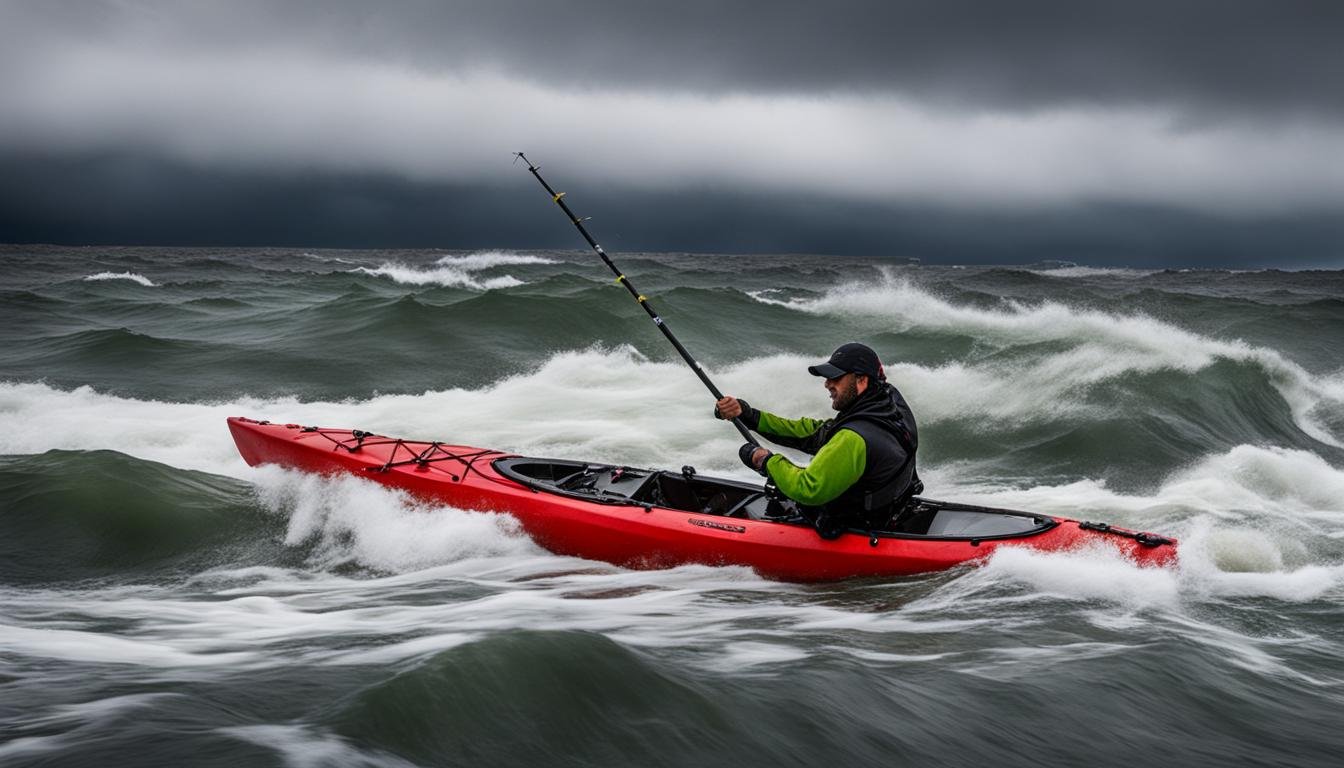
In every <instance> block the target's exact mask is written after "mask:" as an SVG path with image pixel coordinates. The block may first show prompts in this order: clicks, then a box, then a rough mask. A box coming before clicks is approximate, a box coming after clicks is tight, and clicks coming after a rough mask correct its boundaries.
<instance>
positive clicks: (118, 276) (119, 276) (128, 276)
mask: <svg viewBox="0 0 1344 768" xmlns="http://www.w3.org/2000/svg"><path fill="white" fill-rule="evenodd" d="M84 279H85V280H86V281H95V282H101V281H104V280H129V281H131V282H133V283H139V284H140V285H143V286H145V287H146V288H153V287H155V285H154V282H153V281H152V280H150V279H149V278H147V277H145V276H144V275H140V274H136V273H135V272H99V273H97V274H95V275H85V276H84Z"/></svg>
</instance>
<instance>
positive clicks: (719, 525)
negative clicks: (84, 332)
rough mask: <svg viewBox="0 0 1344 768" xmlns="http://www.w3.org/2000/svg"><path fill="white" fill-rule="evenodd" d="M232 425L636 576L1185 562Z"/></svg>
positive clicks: (1076, 540) (1073, 530)
mask: <svg viewBox="0 0 1344 768" xmlns="http://www.w3.org/2000/svg"><path fill="white" fill-rule="evenodd" d="M228 424H229V430H230V432H231V433H232V434H233V439H234V442H235V443H236V444H237V446H238V451H239V453H240V454H241V455H242V457H243V459H244V460H245V461H246V462H247V463H248V464H250V465H252V466H257V465H260V464H277V465H280V466H284V467H290V468H293V469H298V470H303V471H307V472H314V473H320V474H355V475H359V476H361V477H365V478H367V479H369V480H371V481H373V482H377V483H380V484H382V485H385V486H389V487H392V488H397V489H401V490H403V491H406V492H407V493H410V494H411V495H413V496H416V497H418V498H421V499H425V500H430V501H434V502H439V503H443V504H447V505H450V506H453V507H457V508H460V509H469V510H479V511H489V512H500V513H505V514H509V515H512V516H513V517H515V518H517V520H518V521H519V523H520V524H521V526H522V528H523V530H524V531H525V532H526V533H527V534H528V535H529V536H530V537H532V539H534V540H535V541H536V542H537V543H538V544H539V545H541V546H542V547H544V548H546V549H548V550H550V551H552V552H555V553H557V554H562V555H572V556H576V557H582V558H587V559H591V560H601V561H605V562H609V563H614V564H616V565H621V566H625V567H631V568H666V567H672V566H677V565H683V564H690V563H700V564H705V565H741V566H748V567H751V568H753V569H754V570H756V571H757V572H758V573H760V574H761V575H763V576H766V577H769V578H775V579H781V580H787V581H827V580H836V579H845V578H854V577H883V576H906V575H911V574H917V573H927V572H932V571H940V570H945V569H948V568H952V567H955V566H958V565H963V564H967V563H975V562H978V561H982V560H984V559H985V558H987V557H989V556H990V555H991V554H992V553H993V552H994V551H995V550H996V549H998V548H999V547H1002V546H1026V547H1031V548H1033V549H1038V550H1045V551H1059V550H1068V549H1074V548H1078V547H1082V546H1089V545H1093V544H1105V545H1108V546H1112V547H1116V548H1118V549H1120V550H1121V551H1122V552H1123V553H1124V554H1125V555H1126V556H1127V557H1129V558H1131V559H1133V560H1134V561H1135V562H1136V563H1138V564H1140V565H1151V566H1167V565H1172V564H1174V563H1175V562H1176V557H1177V555H1176V552H1177V550H1176V546H1175V542H1172V541H1170V540H1168V539H1161V538H1160V537H1153V538H1154V539H1158V540H1159V541H1161V542H1162V543H1159V544H1151V543H1148V544H1145V543H1141V542H1140V541H1136V540H1135V539H1134V538H1133V536H1134V534H1135V532H1133V531H1127V530H1125V529H1119V528H1109V527H1105V529H1104V530H1101V531H1098V530H1089V529H1088V528H1086V527H1080V523H1079V521H1077V520H1073V519H1070V518H1063V517H1058V516H1046V515H1038V516H1035V518H1034V519H1036V520H1037V521H1038V522H1040V521H1042V520H1044V521H1046V522H1045V526H1046V527H1045V528H1044V529H1043V530H1039V531H1036V532H1032V533H1029V534H1027V535H1022V536H1008V537H1001V536H985V537H978V538H973V537H963V538H955V537H930V536H917V535H901V534H894V533H883V534H880V535H870V534H868V533H864V532H858V531H855V532H849V533H845V534H843V535H841V536H840V537H839V538H837V539H834V540H823V539H821V538H820V537H819V536H818V535H817V533H816V532H815V531H814V530H812V528H811V527H809V526H806V525H799V524H792V523H785V522H777V521H772V520H758V519H746V518H738V517H723V516H720V515H714V514H705V513H699V512H693V511H691V512H688V511H686V510H682V509H672V508H667V507H661V506H657V505H654V504H649V503H635V502H624V503H598V502H595V501H590V500H587V499H581V498H572V497H569V496H564V495H559V494H556V493H547V492H543V491H539V490H537V489H536V488H534V487H529V486H528V485H525V484H523V483H520V482H518V481H517V480H516V479H514V478H512V477H509V476H508V475H506V474H504V473H502V472H500V471H499V470H498V469H497V468H496V467H495V464H494V462H496V461H497V460H500V459H508V458H512V457H513V456H514V455H513V454H506V453H501V452H497V451H491V450H487V449H481V448H475V447H470V446H462V445H450V444H445V443H429V442H417V441H406V440H394V439H391V438H386V437H382V436H378V435H371V434H368V433H363V432H359V431H357V430H335V429H325V428H324V429H317V428H313V427H302V426H300V425H298V424H272V423H269V422H265V421H255V420H252V419H247V418H242V417H231V418H229V420H228ZM1017 514H1022V513H1017ZM1087 525H1090V524H1086V523H1085V524H1083V526H1087ZM1142 535H1146V534H1141V536H1142Z"/></svg>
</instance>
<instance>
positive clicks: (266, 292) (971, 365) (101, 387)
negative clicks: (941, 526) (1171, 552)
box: [0, 246, 1344, 767]
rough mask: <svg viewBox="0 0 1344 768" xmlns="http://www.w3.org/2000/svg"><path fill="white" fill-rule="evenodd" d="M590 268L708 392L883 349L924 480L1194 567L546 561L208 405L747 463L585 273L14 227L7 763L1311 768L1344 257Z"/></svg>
mask: <svg viewBox="0 0 1344 768" xmlns="http://www.w3.org/2000/svg"><path fill="white" fill-rule="evenodd" d="M617 258H618V262H619V263H620V265H621V266H622V267H623V269H624V270H625V272H626V273H627V274H629V275H630V276H631V278H632V279H633V280H635V282H636V284H637V285H638V286H639V288H640V290H641V291H642V292H644V293H645V294H647V295H649V296H650V297H651V298H652V299H653V301H654V302H655V305H656V306H657V307H658V309H659V310H660V311H661V313H662V314H663V315H664V317H666V318H667V320H668V322H669V323H670V325H671V326H672V328H673V329H674V330H675V331H676V333H677V334H678V336H680V337H681V338H682V340H683V341H684V342H685V344H686V345H687V346H688V347H689V348H690V349H691V350H692V351H693V352H695V353H696V355H697V356H698V357H699V358H700V359H701V361H702V362H703V363H704V364H705V366H706V368H707V369H708V370H709V372H710V374H711V375H712V376H713V378H714V379H715V381H716V382H717V383H718V384H719V386H720V387H721V388H723V389H724V390H726V391H729V392H732V393H734V394H737V395H740V396H742V397H745V398H747V399H749V400H751V401H752V403H754V404H756V405H759V406H762V407H765V408H768V409H770V410H774V411H777V412H781V413H785V414H788V415H814V416H824V415H825V413H826V405H827V401H826V398H825V394H824V392H823V390H822V388H821V386H820V384H819V382H818V380H816V379H813V378H812V377H810V376H808V375H807V374H806V372H805V368H806V366H807V365H808V364H810V363H814V362H817V361H818V360H821V359H823V358H824V357H825V355H826V354H827V353H829V351H830V350H831V348H832V347H834V346H835V345H837V344H838V343H840V342H843V341H847V340H851V339H856V340H862V341H866V342H867V343H869V344H871V345H872V346H873V347H875V348H876V349H877V350H878V352H879V353H880V354H881V356H882V358H883V360H884V362H885V363H886V366H887V370H888V372H889V375H890V376H891V378H892V379H893V381H895V382H896V384H897V385H898V386H899V387H900V388H901V389H902V391H903V392H904V393H905V395H906V396H907V398H908V399H909V401H910V402H911V404H912V406H913V408H914V409H915V412H916V414H917V416H918V417H919V419H920V427H921V437H922V443H921V450H920V456H921V474H922V475H923V476H924V477H925V479H926V482H927V483H928V485H929V493H930V495H934V496H937V497H941V498H956V499H963V500H967V501H974V502H982V503H989V504H994V505H998V506H1012V507H1024V508H1031V509H1039V510H1041V511H1044V512H1051V513H1059V514H1070V515H1086V516H1088V517H1092V518H1096V519H1105V520H1109V521H1112V522H1116V523H1120V524H1125V525H1129V526H1132V527H1136V528H1142V529H1147V530H1155V531H1161V532H1164V533H1169V534H1174V535H1176V536H1179V537H1181V539H1182V541H1183V547H1182V564H1181V567H1180V568H1179V569H1177V570H1174V571H1152V570H1146V569H1139V568H1135V567H1133V566H1132V565H1130V564H1129V563H1127V562H1125V561H1123V560H1120V559H1118V558H1117V557H1116V556H1115V555H1114V554H1112V553H1109V552H1104V551H1095V552H1092V551H1089V552H1076V553H1067V554H1040V553H1030V552H1026V551H1015V550H1008V551H1003V552H1001V553H999V554H998V555H996V557H995V558H994V559H992V560H991V561H990V562H989V563H987V564H986V565H985V566H983V567H979V568H971V569H964V570H958V571H953V572H949V573H943V574H936V575H930V576H924V577H918V578H911V579H906V580H898V581H892V582H874V581H854V582H846V583H840V584H829V585H793V584H781V583H776V582H770V581H765V580H762V579H760V578H759V577H757V576H756V575H754V574H753V573H751V572H750V571H749V570H745V569H740V568H706V567H686V568H678V569H673V570H667V571H654V572H638V571H628V570H624V569H621V568H616V567H614V566H610V565H607V564H604V563H595V562H588V561H582V560H576V559H573V558H563V557H558V556H555V555H551V554H549V553H547V552H545V551H544V550H541V549H539V548H538V547H537V546H536V545H534V544H533V543H532V542H530V541H529V540H528V539H527V538H526V537H525V536H522V535H521V534H520V533H519V532H518V530H517V528H516V526H515V525H514V524H513V522H512V520H511V519H509V518H507V517H500V516H495V515H488V514H481V513H469V512H464V511H460V510H455V509H451V508H446V507H437V506H429V505H424V504H420V503H417V502H414V501H411V500H409V499H407V498H405V497H402V496H400V495H398V494H395V493H392V492H389V491H387V490H385V489H382V488H378V487H371V486H369V485H367V484H366V483H364V482H362V481H360V480H358V479H354V478H340V479H328V478H320V477H312V476H304V475H300V474H297V473H292V472H286V471H281V470H277V469H275V468H261V469H253V468H249V467H246V466H245V465H244V464H243V462H242V461H241V459H240V458H239V457H238V456H237V454H236V451H235V450H234V447H233V444H232V441H231V440H230V438H229V435H228V432H227V430H226V428H225V426H224V417H226V416H229V415H247V416H254V417H258V418H270V419H273V420H283V421H297V422H303V423H320V424H324V425H328V426H343V427H358V428H362V429H370V430H376V431H378V432H382V433H386V434H396V435H404V436H407V437H418V438H426V439H445V440H452V441H457V442H462V443H468V444H477V445H486V446H493V447H497V448H501V449H506V450H511V451H518V452H522V453H533V454H544V455H551V456H569V457H574V458H583V459H594V460H603V461H616V462H622V463H627V464H634V465H643V466H666V467H680V466H681V465H683V464H694V465H695V466H696V467H697V468H699V470H700V471H701V472H710V473H714V474H720V475H733V476H739V477H744V478H745V477H747V476H748V475H746V474H745V470H743V469H742V468H741V467H740V466H739V465H737V461H736V453H735V451H736V446H737V443H738V440H737V437H736V433H735V432H733V431H732V430H731V429H728V428H726V427H725V426H724V425H723V424H722V423H721V422H717V421H715V420H713V419H711V418H709V416H708V412H709V406H710V398H709V395H708V394H707V393H706V392H704V390H703V389H701V388H700V385H699V383H698V382H697V381H696V380H695V378H694V377H693V376H692V375H691V374H690V373H689V371H687V370H686V369H685V367H684V366H683V365H682V364H681V363H680V362H679V361H678V360H676V359H675V358H674V356H673V354H672V353H671V351H670V349H668V348H667V346H666V343H665V342H664V341H663V339H662V337H661V335H660V334H658V333H657V331H656V329H655V328H654V327H653V326H652V325H651V324H650V323H649V321H648V319H647V317H646V316H645V315H644V314H643V312H642V311H641V310H640V309H639V307H638V306H637V305H636V304H635V303H634V302H632V301H630V299H629V297H628V296H627V295H626V294H625V292H624V290H623V289H621V288H620V287H618V286H616V285H614V284H613V283H612V282H611V280H610V279H609V278H610V275H609V273H607V272H606V271H605V268H604V267H602V265H601V264H600V262H596V261H595V260H594V259H593V258H592V257H591V256H589V255H585V254H580V253H577V252H573V253H569V252H564V253H553V252H544V253H512V252H508V253H495V252H492V253H460V252H446V251H445V252H429V251H406V252H374V251H352V252H337V251H320V252H302V251H254V250H228V249H221V250H180V249H176V250H175V249H107V248H49V247H19V246H3V247H0V260H2V261H3V267H4V270H3V273H0V274H2V276H0V764H3V765H5V766H11V765H13V766H37V765H52V766H84V765H87V766H120V765H127V766H131V765H135V766H140V765H156V766H157V765H164V766H168V765H172V766H176V765H221V766H237V765H249V766H251V765H293V766H315V765H322V766H326V765H342V766H347V765H348V766H403V765H463V766H468V765H469V766H481V765H573V766H590V765H668V766H689V765H696V766H703V765H725V766H726V765H731V766H735V767H740V766H758V765H759V766H779V765H799V766H802V765H817V764H822V763H830V764H840V765H884V766H885V765H906V764H909V765H927V764H934V765H968V766H984V765H1023V766H1037V765H1100V766H1111V765H1114V766H1132V765H1135V764H1140V763H1147V762H1154V761H1160V762H1162V763H1164V764H1172V765H1211V766H1212V765H1218V766H1224V765H1285V766H1286V765H1291V766H1315V765H1321V766H1326V765H1336V764H1338V761H1339V755H1340V754H1341V753H1344V735H1341V733H1340V731H1339V723H1340V722H1344V671H1342V670H1344V667H1342V666H1341V664H1340V662H1339V659H1340V658H1341V655H1342V654H1344V640H1342V639H1341V638H1344V605H1341V602H1342V599H1344V447H1341V446H1344V361H1342V360H1341V348H1342V347H1341V343H1340V339H1341V338H1344V272H1296V273H1285V272H1276V271H1263V272H1239V273H1238V272H1210V271H1204V272H1142V271H1124V270H1107V271H1102V270H1090V269H1082V268H1059V267H1056V268H1045V267H1042V268H1016V269H1009V268H970V267H968V268H950V267H911V266H898V265H894V264H892V263H889V262H884V261H880V260H860V259H836V258H823V257H812V256H774V257H761V256H756V257H741V256H731V255H715V256H708V255H689V254H635V255H625V256H618V257H617Z"/></svg>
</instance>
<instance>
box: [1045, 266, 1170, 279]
mask: <svg viewBox="0 0 1344 768" xmlns="http://www.w3.org/2000/svg"><path fill="white" fill-rule="evenodd" d="M1027 271H1028V272H1035V273H1036V274H1038V275H1045V276H1046V277H1123V278H1136V277H1147V276H1148V275H1153V274H1157V272H1158V271H1159V270H1156V269H1127V268H1124V267H1078V266H1073V267H1057V268H1055V269H1030V270H1027Z"/></svg>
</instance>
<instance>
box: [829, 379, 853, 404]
mask: <svg viewBox="0 0 1344 768" xmlns="http://www.w3.org/2000/svg"><path fill="white" fill-rule="evenodd" d="M858 399H859V385H858V382H856V381H855V380H854V379H850V380H849V381H848V382H847V383H845V384H842V385H841V386H839V387H837V388H836V390H835V395H834V396H833V397H832V398H831V407H832V408H834V409H835V410H837V411H843V410H845V409H846V408H848V407H849V406H851V405H853V404H854V401H855V400H858Z"/></svg>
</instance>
